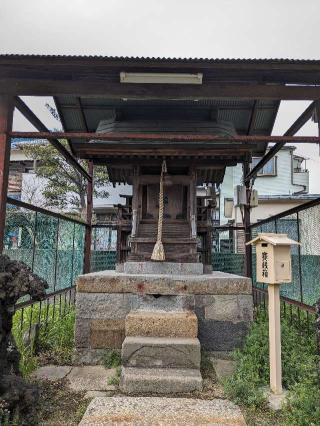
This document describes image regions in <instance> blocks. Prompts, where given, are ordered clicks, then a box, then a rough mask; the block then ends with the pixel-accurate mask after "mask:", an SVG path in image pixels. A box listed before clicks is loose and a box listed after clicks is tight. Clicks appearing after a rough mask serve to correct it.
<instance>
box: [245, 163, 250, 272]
mask: <svg viewBox="0 0 320 426" xmlns="http://www.w3.org/2000/svg"><path fill="white" fill-rule="evenodd" d="M249 170H250V166H249V161H245V162H244V163H243V180H245V177H246V176H247V174H248V173H249ZM245 186H246V192H247V204H246V205H245V206H244V212H243V226H244V233H245V243H247V242H249V241H250V240H251V229H250V181H247V182H245ZM244 266H245V268H244V269H245V270H244V273H245V276H246V277H249V278H252V247H251V245H247V244H246V245H245V264H244Z"/></svg>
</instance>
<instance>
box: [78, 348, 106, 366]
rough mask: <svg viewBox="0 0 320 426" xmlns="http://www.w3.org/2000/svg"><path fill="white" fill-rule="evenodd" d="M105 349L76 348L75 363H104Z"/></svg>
mask: <svg viewBox="0 0 320 426" xmlns="http://www.w3.org/2000/svg"><path fill="white" fill-rule="evenodd" d="M104 354H105V349H92V348H89V347H88V348H76V349H75V351H74V354H73V364H74V365H98V364H102V361H103V356H104Z"/></svg>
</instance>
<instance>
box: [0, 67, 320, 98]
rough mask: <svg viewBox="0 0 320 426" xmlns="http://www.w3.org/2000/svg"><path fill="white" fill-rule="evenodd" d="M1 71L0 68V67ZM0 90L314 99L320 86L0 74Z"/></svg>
mask: <svg viewBox="0 0 320 426" xmlns="http://www.w3.org/2000/svg"><path fill="white" fill-rule="evenodd" d="M0 71H1V70H0ZM0 93H3V94H10V95H19V96H24V95H25V96H60V95H61V96H64V95H73V96H89V97H90V96H93V97H107V98H110V99H123V98H126V99H137V100H138V99H159V100H161V99H163V100H170V99H171V100H173V99H174V100H179V99H181V100H202V99H234V98H236V99H239V100H241V99H252V100H254V99H270V100H317V99H320V86H314V85H309V86H306V85H292V86H286V85H281V84H246V83H243V84H235V83H228V82H221V83H208V84H202V85H199V86H196V87H195V86H192V85H187V84H183V85H179V84H176V85H172V84H121V83H114V82H110V81H108V82H106V81H104V80H102V79H99V78H98V77H91V78H90V79H88V80H85V81H84V80H81V79H80V78H79V79H77V80H70V79H62V78H61V79H60V80H59V79H53V78H49V79H48V78H43V79H40V78H39V79H37V78H29V79H24V78H23V77H21V78H10V76H9V77H8V76H6V77H1V73H0Z"/></svg>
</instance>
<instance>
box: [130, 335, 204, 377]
mask: <svg viewBox="0 0 320 426" xmlns="http://www.w3.org/2000/svg"><path fill="white" fill-rule="evenodd" d="M200 360H201V355H200V342H199V340H198V339H190V338H172V337H170V338H168V337H140V336H139V337H126V338H125V340H124V342H123V344H122V364H123V365H124V366H126V367H141V368H143V367H146V368H153V367H154V368H156V367H158V368H159V367H161V368H193V369H195V368H200Z"/></svg>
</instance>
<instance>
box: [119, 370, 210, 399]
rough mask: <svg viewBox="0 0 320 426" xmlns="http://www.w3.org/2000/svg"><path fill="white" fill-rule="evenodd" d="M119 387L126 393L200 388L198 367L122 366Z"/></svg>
mask: <svg viewBox="0 0 320 426" xmlns="http://www.w3.org/2000/svg"><path fill="white" fill-rule="evenodd" d="M120 389H121V390H122V391H123V392H125V393H128V394H143V393H147V394H149V393H157V394H172V393H187V392H193V391H196V390H201V389H202V377H201V374H200V371H199V370H198V369H180V368H133V367H122V369H121V378H120Z"/></svg>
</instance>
